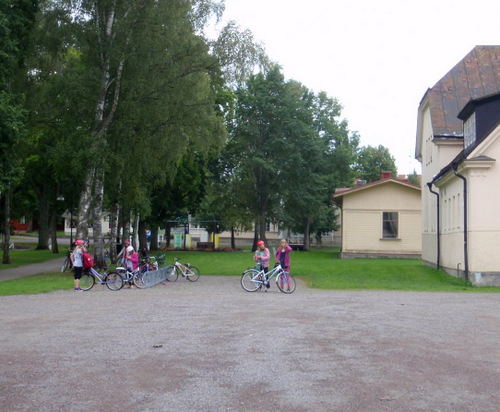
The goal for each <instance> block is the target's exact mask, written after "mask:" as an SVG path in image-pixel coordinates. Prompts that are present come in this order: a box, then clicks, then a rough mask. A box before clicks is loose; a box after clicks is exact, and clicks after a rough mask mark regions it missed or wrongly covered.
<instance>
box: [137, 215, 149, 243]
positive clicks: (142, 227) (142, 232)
mask: <svg viewBox="0 0 500 412" xmlns="http://www.w3.org/2000/svg"><path fill="white" fill-rule="evenodd" d="M138 236H139V249H140V250H143V249H144V250H148V238H147V236H146V222H145V221H144V220H142V219H140V220H139V226H138Z"/></svg>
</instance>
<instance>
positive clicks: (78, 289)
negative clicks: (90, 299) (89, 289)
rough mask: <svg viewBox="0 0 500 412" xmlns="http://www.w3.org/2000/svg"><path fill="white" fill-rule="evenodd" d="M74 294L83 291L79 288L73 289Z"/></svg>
mask: <svg viewBox="0 0 500 412" xmlns="http://www.w3.org/2000/svg"><path fill="white" fill-rule="evenodd" d="M75 292H83V290H82V289H80V288H75Z"/></svg>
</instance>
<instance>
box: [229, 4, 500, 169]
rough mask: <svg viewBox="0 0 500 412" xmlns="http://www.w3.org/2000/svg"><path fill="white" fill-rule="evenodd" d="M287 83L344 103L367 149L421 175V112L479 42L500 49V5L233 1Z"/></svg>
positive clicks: (234, 13)
mask: <svg viewBox="0 0 500 412" xmlns="http://www.w3.org/2000/svg"><path fill="white" fill-rule="evenodd" d="M224 20H235V21H236V22H237V23H238V25H239V26H240V27H241V29H243V30H244V29H250V30H251V31H252V32H253V34H254V37H255V39H256V40H258V41H260V42H262V43H263V44H264V46H265V48H266V51H267V54H268V56H269V57H270V58H271V59H272V60H274V61H276V62H277V63H279V64H280V65H281V66H282V67H283V73H284V75H285V77H286V78H287V79H294V80H297V81H299V82H301V83H302V84H304V86H306V87H307V88H309V89H311V90H313V91H314V92H316V93H317V92H319V91H325V92H326V93H327V94H328V95H329V96H330V97H336V98H337V99H338V100H339V101H340V103H341V104H342V106H343V107H344V109H343V111H342V118H345V119H347V121H348V123H349V129H350V130H351V131H357V132H359V134H360V136H361V143H360V145H361V146H368V145H370V146H374V147H376V146H378V145H383V146H385V147H388V148H389V150H390V152H391V154H392V155H393V156H394V157H395V159H396V166H397V168H398V173H400V174H409V173H412V172H413V170H416V171H417V173H420V172H421V167H420V163H419V162H417V161H416V160H415V159H414V157H415V137H416V127H417V109H418V105H419V103H420V101H421V99H422V97H423V95H424V93H425V92H426V90H427V89H428V88H430V87H432V86H434V85H435V84H436V83H437V82H438V81H439V80H440V79H441V78H442V77H443V76H444V75H445V74H446V73H447V72H448V71H449V70H450V69H451V68H452V67H453V66H454V65H455V64H456V63H458V62H459V61H460V60H461V59H462V58H463V57H465V55H466V54H467V53H469V51H470V50H472V49H473V48H474V46H476V45H491V44H500V1H498V0H487V1H486V0H476V1H473V2H471V1H465V0H453V1H452V0H420V1H418V2H407V1H403V0H378V1H373V0H341V1H334V0H308V1H300V2H297V1H291V0H226V11H225V13H224Z"/></svg>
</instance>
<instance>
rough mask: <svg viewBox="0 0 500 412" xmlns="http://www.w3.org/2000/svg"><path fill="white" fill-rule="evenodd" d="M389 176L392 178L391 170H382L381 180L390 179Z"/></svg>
mask: <svg viewBox="0 0 500 412" xmlns="http://www.w3.org/2000/svg"><path fill="white" fill-rule="evenodd" d="M391 178H392V172H391V171H385V172H382V179H381V180H385V179H391Z"/></svg>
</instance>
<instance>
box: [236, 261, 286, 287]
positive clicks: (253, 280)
mask: <svg viewBox="0 0 500 412" xmlns="http://www.w3.org/2000/svg"><path fill="white" fill-rule="evenodd" d="M273 277H276V286H278V289H279V290H280V291H281V292H283V293H293V292H294V291H295V288H296V284H295V279H294V278H293V276H292V275H290V274H289V273H288V272H286V271H285V270H284V269H283V266H281V263H279V262H277V263H276V265H274V268H273V269H272V270H270V271H269V272H267V273H266V271H265V270H264V269H263V268H261V269H260V270H257V269H248V270H246V271H245V272H243V274H242V275H241V286H242V287H243V289H245V290H246V291H247V292H255V291H256V290H259V289H262V287H264V288H265V289H264V290H265V291H266V292H267V288H268V287H269V285H270V284H271V279H272V278H273Z"/></svg>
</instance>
